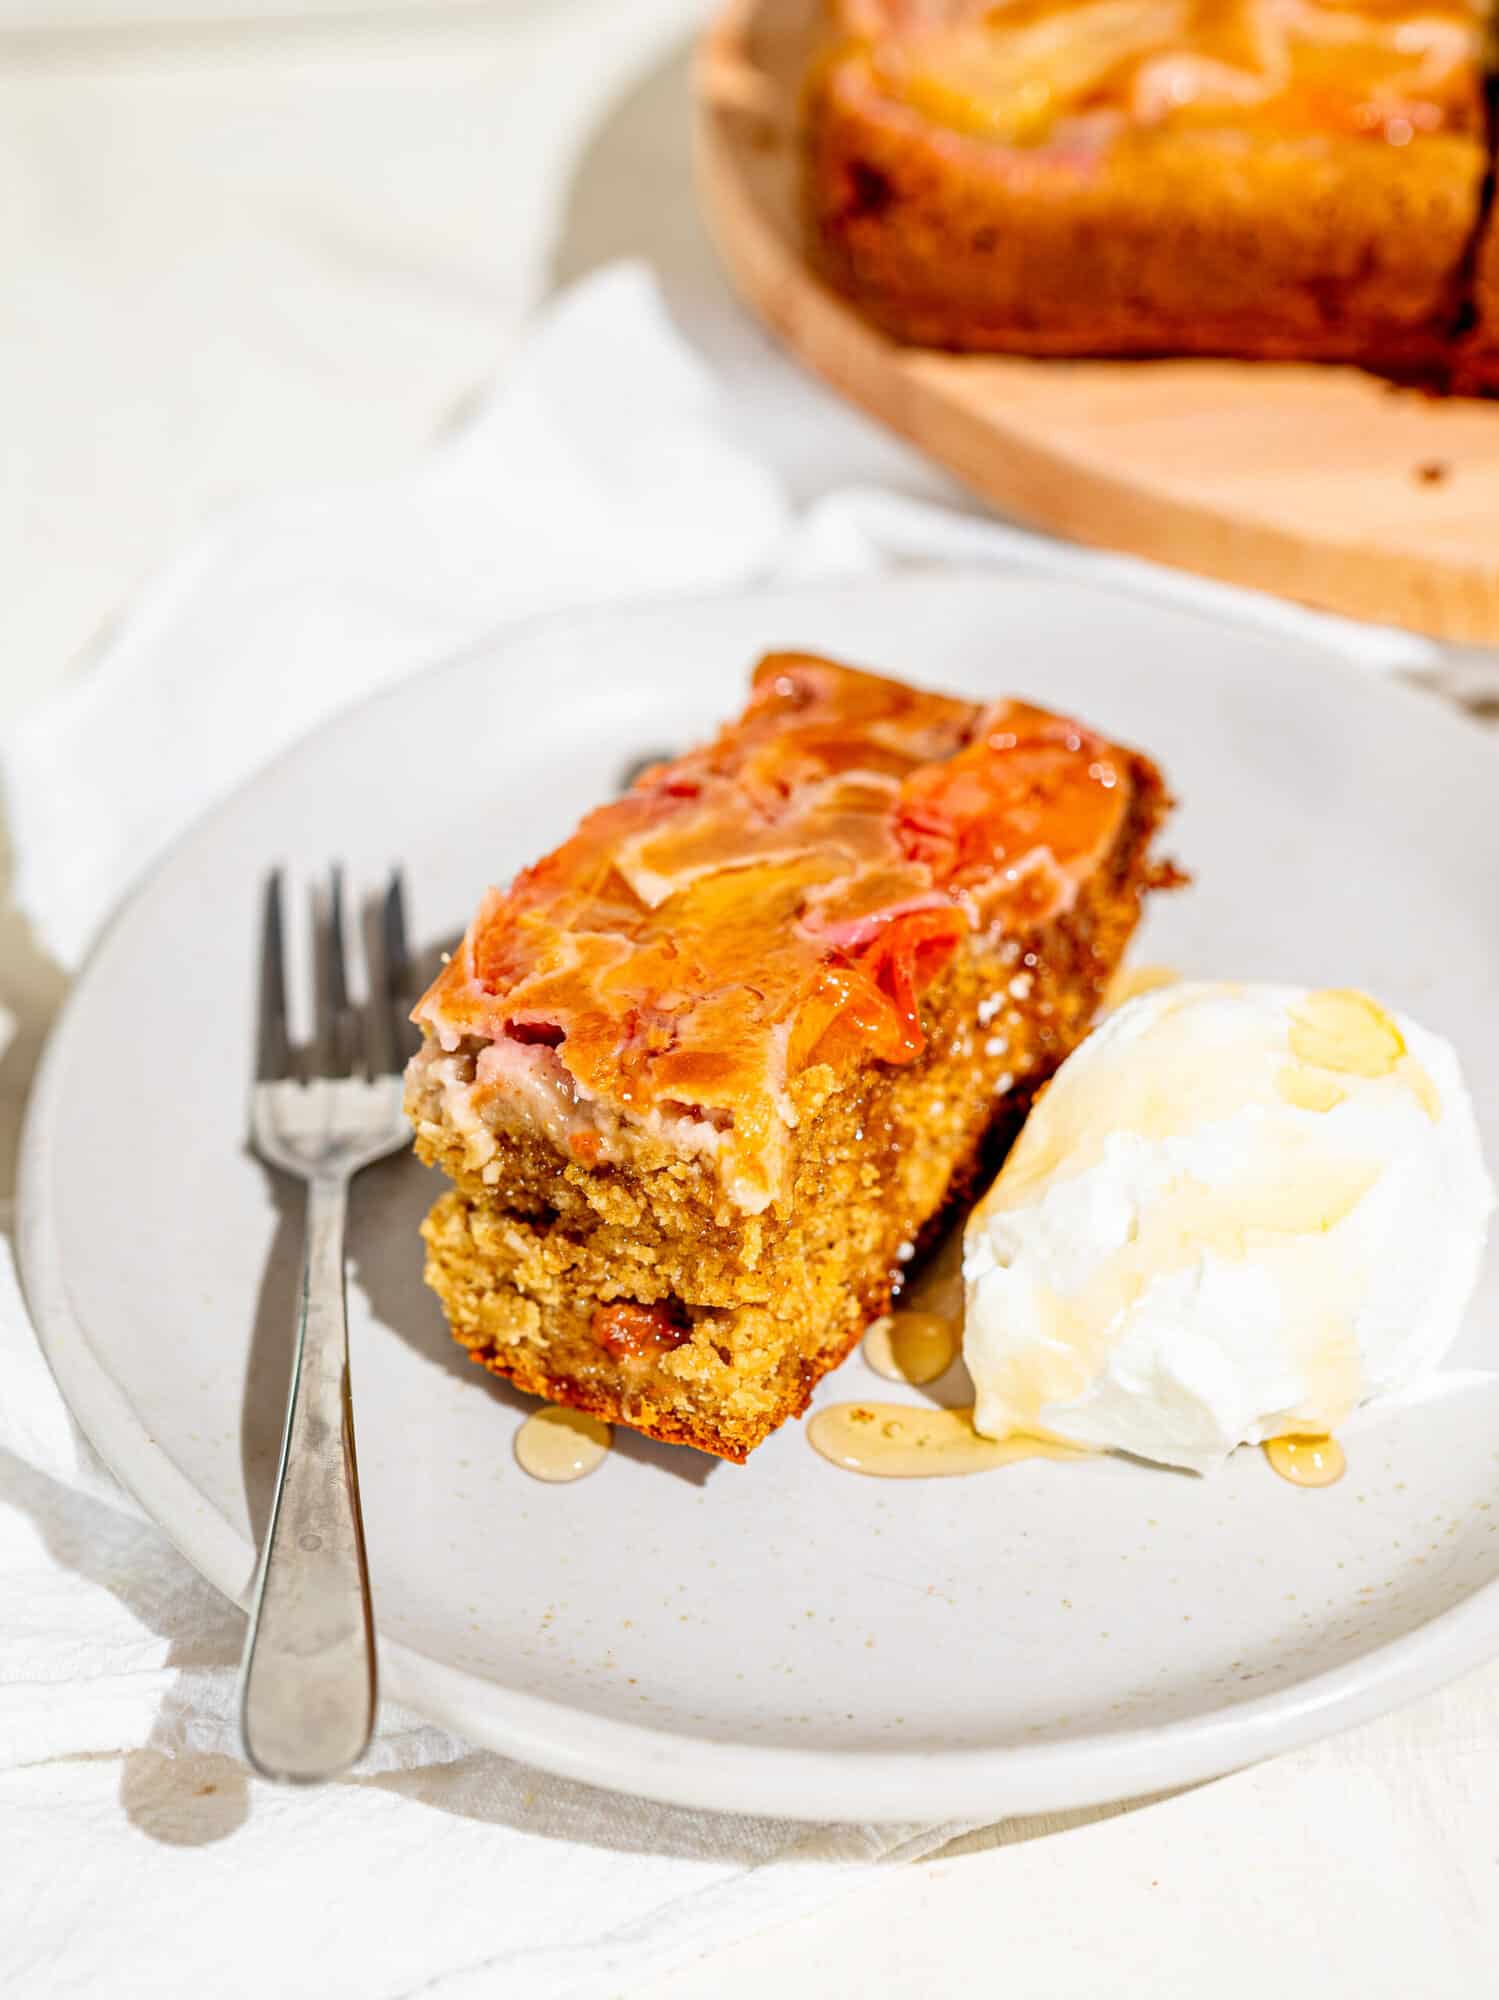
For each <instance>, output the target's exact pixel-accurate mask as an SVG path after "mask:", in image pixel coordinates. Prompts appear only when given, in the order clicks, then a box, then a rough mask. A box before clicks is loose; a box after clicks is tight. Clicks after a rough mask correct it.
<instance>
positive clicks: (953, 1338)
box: [864, 1312, 958, 1387]
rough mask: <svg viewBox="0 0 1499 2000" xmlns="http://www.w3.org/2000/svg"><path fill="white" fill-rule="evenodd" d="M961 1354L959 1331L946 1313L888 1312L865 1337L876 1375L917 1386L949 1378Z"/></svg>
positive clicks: (870, 1363)
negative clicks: (948, 1375)
mask: <svg viewBox="0 0 1499 2000" xmlns="http://www.w3.org/2000/svg"><path fill="white" fill-rule="evenodd" d="M957 1352H958V1328H957V1327H956V1326H955V1325H954V1323H953V1321H952V1320H951V1319H949V1318H948V1317H947V1315H946V1314H945V1313H935V1312H896V1313H887V1314H886V1315H885V1317H884V1318H883V1319H877V1320H876V1321H875V1323H874V1325H873V1326H872V1327H870V1329H869V1331H868V1333H866V1334H865V1336H864V1359H865V1360H866V1361H867V1362H868V1364H869V1366H870V1367H871V1368H872V1369H873V1370H874V1372H875V1374H876V1375H883V1376H884V1378H885V1380H886V1381H887V1382H909V1383H911V1384H913V1386H916V1387H919V1386H920V1385H921V1384H922V1383H923V1382H935V1381H936V1379H937V1377H938V1376H939V1375H945V1374H946V1373H947V1371H948V1369H949V1368H951V1366H952V1364H953V1361H954V1359H955V1357H956V1355H957Z"/></svg>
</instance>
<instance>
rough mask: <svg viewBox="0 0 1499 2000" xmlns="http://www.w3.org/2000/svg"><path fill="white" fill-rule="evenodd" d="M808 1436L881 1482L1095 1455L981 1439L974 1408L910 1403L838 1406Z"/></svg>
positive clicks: (835, 1458)
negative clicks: (1021, 1461)
mask: <svg viewBox="0 0 1499 2000" xmlns="http://www.w3.org/2000/svg"><path fill="white" fill-rule="evenodd" d="M807 1437H808V1439H809V1440H810V1442H811V1444H812V1446H813V1448H814V1450H816V1451H818V1452H820V1453H821V1454H822V1456H823V1457H824V1458H825V1459H827V1461H828V1462H829V1464H831V1465H838V1466H841V1467H842V1468H843V1469H844V1471H845V1472H864V1473H868V1474H869V1475H870V1476H871V1477H873V1478H876V1479H952V1478H956V1477H957V1476H958V1475H959V1474H961V1473H966V1472H992V1471H993V1470H994V1468H995V1467H996V1466H1000V1465H1013V1464H1014V1463H1015V1462H1016V1460H1017V1459H1022V1458H1090V1457H1092V1455H1093V1454H1092V1453H1091V1452H1088V1451H1084V1450H1083V1449H1082V1448H1081V1447H1080V1446H1077V1445H1068V1444H1061V1443H1058V1442H1056V1441H1055V1440H1053V1439H1051V1438H1041V1437H1025V1436H1022V1435H1020V1434H1018V1433H1017V1434H1016V1435H1015V1436H1014V1437H1007V1438H986V1437H980V1436H979V1434H978V1432H977V1431H976V1430H975V1429H974V1428H973V1411H972V1410H971V1409H965V1410H924V1409H920V1408H918V1407H916V1406H915V1405H913V1404H910V1403H833V1404H830V1405H829V1407H828V1408H827V1409H825V1410H819V1411H818V1412H817V1414H816V1416H815V1417H813V1419H812V1421H811V1423H810V1424H808V1426H807Z"/></svg>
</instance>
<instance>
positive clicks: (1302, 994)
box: [964, 983, 1494, 1472]
mask: <svg viewBox="0 0 1499 2000" xmlns="http://www.w3.org/2000/svg"><path fill="white" fill-rule="evenodd" d="M1493 1206H1494V1190H1493V1187H1492V1184H1491V1182H1490V1180H1489V1176H1488V1173H1487V1171H1486V1169H1485V1166H1484V1161H1483V1156H1482V1152H1481V1149H1480V1145H1479V1138H1478V1128H1477V1124H1476V1122H1475V1119H1474V1116H1473V1108H1472V1104H1471V1101H1470V1099H1469V1096H1468V1092H1467V1090H1466V1088H1465V1086H1464V1083H1463V1079H1462V1074H1461V1071H1460V1069H1459V1066H1458V1061H1457V1057H1456V1054H1455V1053H1454V1051H1453V1050H1452V1048H1451V1046H1450V1045H1449V1044H1448V1043H1447V1042H1445V1041H1443V1040H1442V1039H1441V1038H1440V1037H1439V1036H1437V1035H1434V1034H1431V1033H1429V1032H1428V1031H1427V1030H1426V1029H1424V1028H1421V1027H1419V1026H1417V1024H1416V1023H1415V1022H1414V1021H1411V1020H1408V1019H1407V1018H1406V1017H1405V1016H1403V1015H1397V1014H1392V1013H1389V1012H1387V1011H1386V1010H1385V1009H1384V1008H1383V1007H1381V1006H1380V1005H1379V1004H1378V1003H1377V1002H1376V1001H1375V1000H1372V999H1370V998H1369V996H1368V995H1367V994H1363V993H1357V992H1352V991H1344V990H1330V989H1329V990H1323V991H1318V992H1308V991H1305V990H1303V989H1301V988H1297V987H1289V986H1263V985H1261V986H1234V985H1219V984H1196V983H1184V984H1180V985H1176V986H1171V987H1166V988H1164V989H1161V990H1158V991H1155V992H1151V993H1146V994H1143V995H1142V996H1141V997H1140V998H1138V999H1135V1000H1131V1001H1129V1002H1128V1003H1127V1004H1126V1005H1124V1006H1123V1007H1121V1008H1120V1009H1119V1010H1118V1012H1116V1013H1114V1014H1112V1015H1111V1016H1109V1017H1108V1018H1107V1019H1106V1020H1105V1021H1104V1022H1103V1023H1102V1025H1101V1026H1100V1027H1099V1028H1098V1029H1097V1030H1096V1031H1095V1032H1094V1033H1093V1034H1092V1035H1091V1036H1089V1038H1088V1039H1087V1040H1086V1041H1085V1042H1084V1043H1083V1044H1082V1045H1081V1047H1079V1048H1078V1049H1077V1050H1076V1051H1075V1052H1074V1053H1073V1054H1072V1055H1071V1056H1070V1057H1069V1058H1068V1059H1067V1061H1066V1062H1065V1063H1064V1064H1063V1065H1062V1067H1061V1068H1060V1069H1059V1070H1058V1072H1057V1074H1056V1076H1055V1077H1054V1078H1053V1080H1052V1082H1051V1084H1050V1086H1049V1088H1048V1089H1047V1090H1046V1091H1045V1092H1044V1093H1043V1094H1042V1096H1041V1097H1040V1098H1039V1099H1038V1101H1037V1103H1036V1105H1035V1108H1034V1109H1033V1110H1032V1112H1031V1115H1030V1118H1029V1119H1028V1121H1027V1123H1026V1125H1025V1128H1024V1130H1023V1131H1022V1133H1021V1135H1020V1138H1019V1140H1018V1141H1017V1142H1016V1145H1015V1147H1014V1149H1013V1151H1012V1152H1011V1154H1010V1157H1009V1159H1008V1160H1007V1161H1006V1163H1005V1166H1004V1169H1003V1171H1002V1172H1001V1173H1000V1175H999V1178H998V1179H997V1180H996V1182H995V1183H994V1185H993V1187H992V1188H991V1189H990V1191H989V1193H988V1194H987V1195H986V1196H985V1198H984V1200H983V1201H982V1202H981V1203H980V1204H979V1206H978V1207H977V1208H976V1209H975V1210H974V1212H973V1215H972V1216H971V1217H970V1219H969V1223H968V1228H967V1232H966V1240H965V1253H964V1281H965V1290H966V1297H967V1324H966V1331H965V1335H964V1356H965V1359H966V1361H967V1363H968V1368H969V1372H970V1374H971V1375H972V1377H973V1382H974V1388H975V1395H976V1402H975V1410H974V1424H975V1428H976V1429H977V1430H978V1431H979V1432H980V1433H981V1434H982V1435H984V1436H986V1437H1005V1436H1009V1435H1011V1434H1013V1433H1015V1432H1017V1431H1019V1432H1040V1433H1042V1434H1044V1435H1047V1436H1050V1437H1054V1438H1058V1439H1063V1440H1066V1441H1067V1442H1070V1443H1074V1444H1079V1445H1088V1446H1092V1447H1095V1448H1098V1449H1112V1450H1118V1451H1125V1452H1130V1453H1133V1454H1136V1455H1138V1456H1139V1457H1142V1458H1148V1459H1154V1460H1156V1461H1158V1462H1160V1463H1162V1464H1166V1465H1174V1466H1181V1467H1185V1468H1187V1469H1189V1470H1192V1471H1195V1472H1207V1471H1211V1470H1212V1469H1213V1468H1214V1467H1216V1466H1217V1465H1219V1464H1221V1462H1222V1461H1223V1459H1224V1458H1226V1457H1227V1455H1228V1453H1229V1452H1231V1451H1232V1450H1233V1449H1234V1448H1235V1446H1237V1445H1241V1444H1246V1443H1256V1442H1262V1441H1263V1440H1265V1439H1267V1438H1271V1437H1275V1436H1278V1435H1281V1434H1283V1433H1287V1432H1293V1433H1304V1434H1311V1433H1321V1432H1330V1431H1333V1430H1335V1429H1336V1428H1337V1426H1338V1425H1339V1424H1340V1423H1341V1422H1342V1421H1343V1420H1344V1418H1346V1417H1347V1415H1348V1414H1349V1412H1350V1411H1351V1410H1353V1409H1354V1408H1355V1407H1356V1406H1357V1405H1358V1404H1360V1403H1363V1402H1366V1401H1368V1400H1369V1399H1370V1398H1371V1397H1376V1396H1381V1395H1385V1394H1388V1393H1390V1392H1392V1391H1394V1390H1396V1389H1400V1388H1403V1387H1405V1386H1406V1385H1407V1384H1408V1383H1410V1382H1412V1381H1413V1380H1415V1379H1416V1378H1417V1377H1419V1376H1420V1375H1422V1374H1423V1373H1425V1372H1426V1371H1428V1370H1430V1369H1432V1368H1434V1367H1435V1366H1436V1364H1437V1363H1438V1362H1439V1361H1440V1360H1441V1358H1442V1356H1443V1354H1444V1353H1445V1351H1446V1349H1447V1348H1448V1346H1449V1345H1450V1344H1451V1342H1452V1340H1453V1338H1454V1337H1455V1335H1456V1333H1457V1331H1458V1328H1459V1325H1460V1324H1461V1321H1462V1316H1463V1312H1464V1309H1465V1308H1466V1306H1467V1303H1468V1300H1469V1297H1470V1296H1471V1294H1472V1290H1473V1287H1474V1284H1475V1283H1476V1280H1477V1276H1478V1267H1479V1261H1480V1258H1481V1256H1482V1252H1483V1244H1484V1237H1485V1234H1486V1229H1487V1222H1488V1217H1489V1214H1490V1211H1491V1210H1492V1208H1493Z"/></svg>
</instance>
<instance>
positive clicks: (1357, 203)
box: [806, 0, 1499, 390]
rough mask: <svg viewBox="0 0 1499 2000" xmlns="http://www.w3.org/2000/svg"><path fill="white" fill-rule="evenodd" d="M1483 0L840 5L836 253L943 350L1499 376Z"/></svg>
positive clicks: (900, 326) (850, 290)
mask: <svg viewBox="0 0 1499 2000" xmlns="http://www.w3.org/2000/svg"><path fill="white" fill-rule="evenodd" d="M1491 12H1492V10H1491V8H1490V7H1489V5H1488V4H1487V0H1434V3H1433V4H1429V5H1428V4H1424V0H1359V4H1357V5H1351V6H1350V5H1338V4H1334V0H1008V4H999V5H994V4H991V0H841V5H839V6H837V7H836V8H835V10H834V15H833V28H832V33H831V35H830V39H829V45H828V46H827V47H826V48H825V49H824V50H823V51H822V53H821V54H820V55H819V57H818V59H817V60H816V62H815V63H814V65H813V69H812V73H811V77H810V81H809V86H808V94H807V135H806V146H807V180H806V190H807V203H808V210H809V215H810V219H811V224H812V229H813V233H814V237H815V240H816V242H817V245H818V248H819V254H820V256H821V259H822V262H823V265H824V268H825V269H826V271H827V273H828V275H829V276H830V277H831V279H832V280H833V282H834V283H835V284H837V286H838V287H839V288H840V289H841V290H842V291H844V292H845V293H846V294H847V295H848V296H849V297H850V298H852V299H853V300H854V301H855V302H856V303H857V304H858V305H859V306H860V308H861V309H862V310H863V311H864V312H865V313H866V314H867V315H868V316H869V317H870V318H871V319H872V320H874V321H875V322H876V323H877V324H879V325H880V326H882V327H883V328H885V329H886V330H887V331H888V332H890V333H893V334H895V335H896V336H897V337H898V338H901V339H904V340H908V341H912V342H916V343H921V344H925V345H931V346H937V347H950V348H959V349H966V350H976V351H978V350H982V351H988V352H997V353H1012V354H1032V355H1130V354H1140V355H1160V354H1205V355H1214V354H1216V355H1240V356H1248V357H1267V358H1281V359H1294V360H1324V361H1345V362H1346V361H1352V362H1359V363H1362V364H1363V365H1365V366H1368V367H1371V368H1375V369H1378V370H1381V371H1383V372H1388V373H1392V374H1396V375H1406V376H1414V377H1418V378H1421V379H1423V380H1428V381H1431V382H1433V383H1435V384H1438V385H1444V386H1450V387H1454V388H1460V389H1465V390H1480V389H1496V388H1499V326H1496V323H1495V320H1494V313H1495V310H1496V308H1499V299H1496V296H1495V284H1496V279H1499V249H1496V248H1495V246H1494V244H1493V241H1492V237H1491V234H1490V232H1489V231H1488V227H1487V217H1486V205H1487V203H1488V201H1489V200H1490V198H1491V186H1490V181H1489V172H1490V166H1491V157H1490V155H1491V136H1490V132H1489V119H1488V117H1487V113H1486V62H1487V60H1488V54H1489V47H1488V44H1489V31H1490V28H1491V25H1492V23H1491V18H1490V17H1491Z"/></svg>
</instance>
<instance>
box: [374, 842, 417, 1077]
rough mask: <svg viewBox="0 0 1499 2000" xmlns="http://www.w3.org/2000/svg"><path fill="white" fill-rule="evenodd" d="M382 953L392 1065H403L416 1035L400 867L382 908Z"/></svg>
mask: <svg viewBox="0 0 1499 2000" xmlns="http://www.w3.org/2000/svg"><path fill="white" fill-rule="evenodd" d="M380 957H381V973H382V977H383V981H384V989H385V990H384V995H383V998H384V1002H385V1004H384V1007H383V1009H382V1013H383V1016H384V1020H383V1023H382V1025H383V1027H384V1029H385V1032H386V1033H387V1034H388V1036H389V1042H388V1050H389V1066H390V1068H391V1069H392V1070H396V1069H399V1068H400V1067H401V1065H402V1063H403V1062H404V1060H405V1058H406V1054H407V1052H408V1050H409V1048H410V1046H411V1043H412V1040H413V1039H414V1038H413V1036H412V1032H411V1024H410V1022H409V1021H408V1020H407V1018H406V1015H407V1008H408V1002H409V998H410V976H409V969H410V955H409V952H408V949H407V944H406V891H405V888H404V886H403V884H402V881H401V871H400V869H399V868H392V869H391V871H390V883H389V886H388V887H387V889H386V891H385V903H384V907H383V908H382V910H381V912H380Z"/></svg>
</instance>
